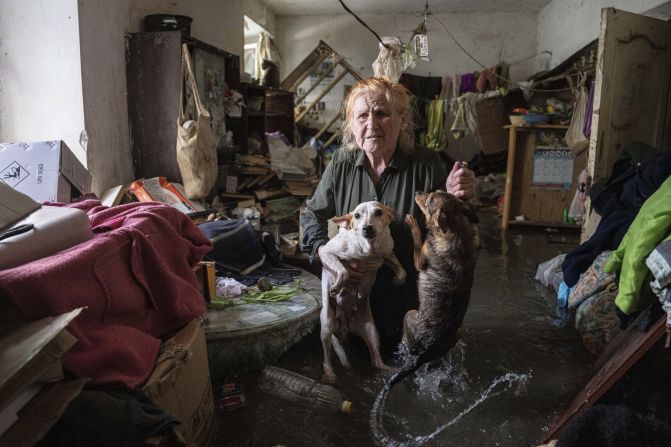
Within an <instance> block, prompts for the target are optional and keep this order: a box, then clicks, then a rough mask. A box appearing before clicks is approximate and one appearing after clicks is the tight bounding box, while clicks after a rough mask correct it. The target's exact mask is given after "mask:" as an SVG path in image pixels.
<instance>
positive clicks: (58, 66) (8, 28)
mask: <svg viewBox="0 0 671 447" xmlns="http://www.w3.org/2000/svg"><path fill="white" fill-rule="evenodd" d="M81 85H82V79H81V65H80V58H79V25H78V12H77V1H76V0H21V1H13V0H12V1H7V0H2V1H0V142H12V141H37V140H65V142H66V144H67V145H68V146H69V147H70V148H71V149H72V151H73V152H74V153H75V154H76V155H77V158H79V159H80V160H81V161H82V163H83V164H84V165H86V153H85V152H84V150H83V149H82V148H81V146H80V145H79V135H80V132H81V131H82V130H83V129H84V127H85V126H84V109H83V97H82V89H81Z"/></svg>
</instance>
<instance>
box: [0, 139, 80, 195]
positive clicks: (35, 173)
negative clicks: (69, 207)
mask: <svg viewBox="0 0 671 447" xmlns="http://www.w3.org/2000/svg"><path fill="white" fill-rule="evenodd" d="M0 181H2V182H4V183H5V184H7V185H9V186H10V187H12V188H14V189H16V190H17V191H20V192H22V193H24V194H26V195H27V196H29V197H31V198H32V199H33V200H36V201H38V202H63V203H70V202H71V201H72V199H73V198H74V197H77V196H79V195H83V194H87V193H89V192H90V191H91V175H90V174H89V173H88V171H87V170H86V168H84V166H83V165H82V164H81V163H80V162H79V160H77V157H76V156H75V154H73V153H72V151H71V150H70V148H69V147H68V146H67V145H66V144H65V142H63V141H36V142H31V143H2V144H0Z"/></svg>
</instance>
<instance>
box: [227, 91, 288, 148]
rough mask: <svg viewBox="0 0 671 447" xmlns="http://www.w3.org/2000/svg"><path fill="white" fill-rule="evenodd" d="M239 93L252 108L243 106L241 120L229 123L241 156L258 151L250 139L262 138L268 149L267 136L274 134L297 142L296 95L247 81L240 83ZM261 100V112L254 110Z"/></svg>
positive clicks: (231, 120)
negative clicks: (294, 109) (281, 134)
mask: <svg viewBox="0 0 671 447" xmlns="http://www.w3.org/2000/svg"><path fill="white" fill-rule="evenodd" d="M239 91H240V93H241V94H242V96H243V97H244V98H245V103H246V104H247V105H248V107H246V108H245V107H243V109H242V116H241V117H239V118H230V119H229V121H230V122H231V130H232V131H233V134H234V135H235V137H234V139H235V143H236V146H238V147H239V152H240V153H243V154H245V153H250V152H258V151H256V150H255V148H254V147H253V146H252V145H251V144H250V137H254V138H258V139H259V140H261V141H262V142H263V144H262V146H264V145H265V142H266V138H265V134H266V133H270V132H277V131H280V132H282V133H284V134H285V135H286V136H287V138H289V141H294V138H295V132H294V118H293V108H294V95H293V93H291V92H287V91H284V90H278V89H273V88H268V87H262V86H260V85H256V84H249V83H245V82H242V83H240V90H239ZM259 98H260V103H261V106H260V107H259V110H252V109H251V107H249V106H250V105H252V104H253V103H254V102H256V101H259ZM261 152H263V151H261Z"/></svg>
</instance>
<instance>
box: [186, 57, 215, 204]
mask: <svg viewBox="0 0 671 447" xmlns="http://www.w3.org/2000/svg"><path fill="white" fill-rule="evenodd" d="M182 72H183V79H182V94H181V95H180V106H179V118H177V164H178V165H179V170H180V173H181V174H182V182H183V183H184V191H185V192H186V195H187V197H189V198H190V199H203V198H205V197H206V196H207V195H208V193H209V192H210V190H211V189H212V187H213V186H214V184H215V182H216V180H217V174H218V171H219V167H218V165H217V148H216V147H215V145H214V132H213V130H212V126H211V125H210V121H211V117H210V113H209V112H208V111H207V110H205V107H203V103H202V102H201V101H200V96H199V94H198V88H197V87H196V81H195V79H194V75H193V69H192V67H191V58H190V56H189V49H188V48H187V46H186V44H184V45H182ZM190 100H192V101H193V107H189V105H190V104H189V101H190Z"/></svg>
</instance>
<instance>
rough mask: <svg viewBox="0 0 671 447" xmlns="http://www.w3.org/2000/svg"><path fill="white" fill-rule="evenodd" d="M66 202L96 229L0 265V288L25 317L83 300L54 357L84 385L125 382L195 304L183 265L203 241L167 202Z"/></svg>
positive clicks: (147, 367) (145, 369)
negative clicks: (64, 345) (55, 249)
mask: <svg viewBox="0 0 671 447" xmlns="http://www.w3.org/2000/svg"><path fill="white" fill-rule="evenodd" d="M74 206H76V207H77V208H80V209H84V210H85V211H87V212H88V214H89V217H90V219H91V225H92V227H93V230H94V232H95V233H96V236H95V237H94V238H93V239H92V240H90V241H87V242H84V243H82V244H79V245H77V246H75V247H72V248H70V249H68V250H65V251H62V252H60V253H57V254H55V255H53V256H50V257H47V258H44V259H40V260H37V261H34V262H31V263H28V264H25V265H22V266H19V267H16V268H13V269H9V270H4V271H0V294H2V295H3V297H5V298H9V299H11V300H12V301H13V302H14V304H15V305H16V306H17V307H18V308H19V310H20V311H21V312H22V313H23V314H24V315H25V317H26V318H28V319H30V320H36V319H40V318H44V317H46V316H50V315H59V314H62V313H64V312H68V311H70V310H72V309H74V308H77V307H81V306H86V307H87V308H86V310H84V312H82V314H81V315H80V316H79V317H77V318H76V319H75V320H74V321H73V322H72V323H71V324H70V325H69V326H68V330H69V331H70V332H72V333H73V335H75V336H76V337H77V338H78V339H79V342H78V343H77V344H75V346H74V347H73V348H72V349H71V350H70V351H68V353H67V354H66V355H65V356H64V358H63V362H64V366H65V368H66V369H67V370H69V371H70V372H71V373H73V374H74V375H76V376H78V377H89V378H91V380H92V382H93V383H94V384H114V385H122V386H125V387H127V388H131V389H132V388H135V387H137V386H138V385H140V384H142V383H143V382H144V381H145V380H146V379H147V378H148V376H149V374H150V373H151V371H152V370H153V368H154V363H155V360H156V357H157V354H158V348H159V345H160V338H161V337H163V336H165V335H166V334H167V333H169V332H171V331H173V330H176V329H178V328H180V327H182V326H183V325H184V324H186V323H187V322H189V321H190V320H192V319H193V318H195V317H197V316H199V315H201V314H202V313H203V312H204V311H205V304H204V301H203V298H202V295H201V293H200V291H199V289H198V288H197V285H196V284H197V283H196V277H195V274H194V272H193V269H192V267H193V266H194V265H196V263H197V262H198V261H200V260H201V259H202V256H203V255H204V254H205V253H207V252H208V251H209V250H210V248H211V244H210V241H209V240H208V239H207V238H206V237H205V236H204V235H203V234H202V233H201V231H200V230H199V229H198V227H197V226H196V225H194V224H193V223H192V222H191V220H190V219H189V218H188V217H186V216H185V215H184V214H182V213H180V212H179V211H177V210H175V209H174V208H171V207H169V206H167V205H163V204H158V203H132V204H128V205H121V206H116V207H112V208H108V207H104V206H100V202H98V201H93V200H88V201H85V202H82V203H80V204H76V205H74Z"/></svg>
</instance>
